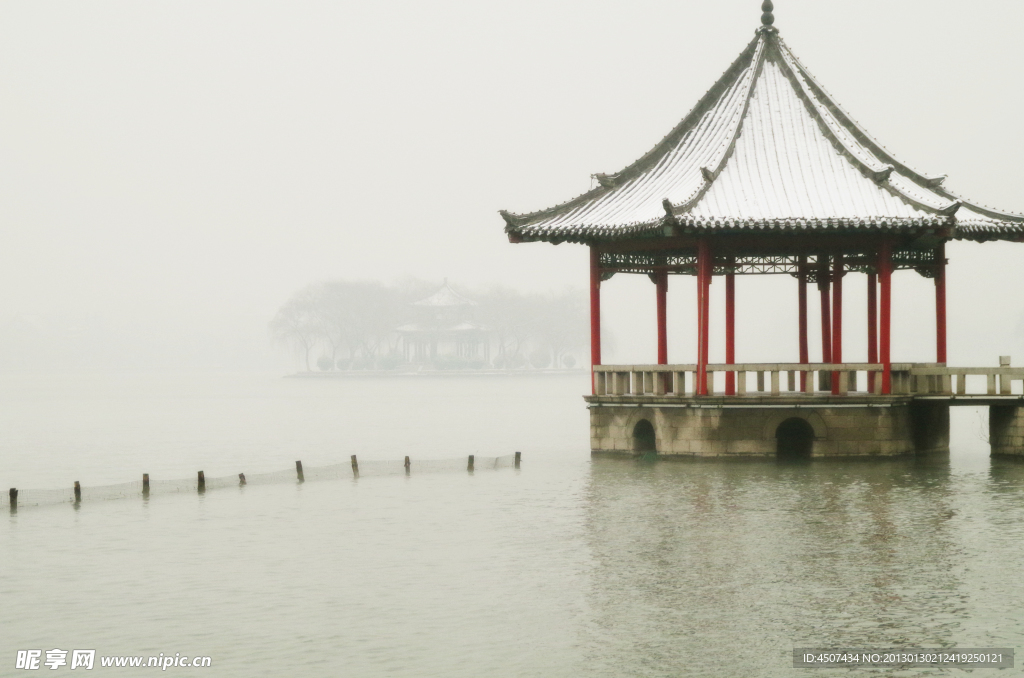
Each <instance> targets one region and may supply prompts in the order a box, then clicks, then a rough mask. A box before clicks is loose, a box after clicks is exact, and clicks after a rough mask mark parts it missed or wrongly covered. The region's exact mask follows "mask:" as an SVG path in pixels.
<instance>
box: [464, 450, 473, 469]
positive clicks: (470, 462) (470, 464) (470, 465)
mask: <svg viewBox="0 0 1024 678" xmlns="http://www.w3.org/2000/svg"><path fill="white" fill-rule="evenodd" d="M466 470H467V471H470V472H472V471H473V455H472V454H471V455H469V466H468V467H466Z"/></svg>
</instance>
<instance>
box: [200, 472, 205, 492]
mask: <svg viewBox="0 0 1024 678" xmlns="http://www.w3.org/2000/svg"><path fill="white" fill-rule="evenodd" d="M203 492H206V476H205V475H203V472H202V471H200V472H199V494H202V493H203Z"/></svg>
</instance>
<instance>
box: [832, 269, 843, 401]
mask: <svg viewBox="0 0 1024 678" xmlns="http://www.w3.org/2000/svg"><path fill="white" fill-rule="evenodd" d="M832 362H834V363H837V364H838V363H842V362H843V255H842V254H836V255H835V256H834V257H832ZM832 395H840V393H839V373H838V372H833V373H832Z"/></svg>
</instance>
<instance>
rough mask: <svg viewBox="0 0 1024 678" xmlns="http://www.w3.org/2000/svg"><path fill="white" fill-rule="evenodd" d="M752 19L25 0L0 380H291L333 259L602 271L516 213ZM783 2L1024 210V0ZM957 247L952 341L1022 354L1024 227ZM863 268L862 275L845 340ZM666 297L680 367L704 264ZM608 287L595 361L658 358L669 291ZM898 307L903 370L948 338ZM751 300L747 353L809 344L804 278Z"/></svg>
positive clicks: (957, 359)
mask: <svg viewBox="0 0 1024 678" xmlns="http://www.w3.org/2000/svg"><path fill="white" fill-rule="evenodd" d="M759 16H760V1H759V0H718V1H716V2H686V1H682V0H680V1H677V2H652V1H644V0H640V1H637V2H633V3H629V4H628V5H626V4H622V3H611V2H588V3H582V2H551V1H545V2H537V1H532V0H526V1H524V2H520V3H515V4H514V5H509V4H497V3H479V2H474V3H470V2H460V1H453V0H439V1H437V2H434V3H419V2H407V1H399V2H392V3H353V2H313V1H305V0H299V1H295V0H292V1H289V2H254V1H249V2H235V1H231V2H228V1H210V0H203V1H202V2H188V1H181V0H175V2H158V1H157V2H146V3H139V2H129V1H122V2H103V1H94V2H88V3H81V2H48V3H40V2H27V1H26V2H6V3H3V4H2V5H0V82H2V87H0V121H2V122H3V124H2V125H0V289H2V294H0V370H3V371H28V372H35V371H61V370H81V369H103V370H139V371H165V370H170V371H177V370H231V371H238V370H245V371H277V372H281V373H285V372H290V371H293V370H294V369H296V368H297V367H298V365H297V362H296V358H295V356H294V354H293V353H292V352H289V351H285V350H282V349H281V348H280V347H278V346H276V345H275V344H274V342H273V341H272V339H271V336H270V332H269V330H268V323H270V321H271V319H272V318H273V317H274V315H275V313H276V312H277V311H278V309H280V308H281V307H282V305H284V304H285V303H286V302H287V301H288V299H289V298H290V297H291V296H292V295H293V294H294V293H295V292H296V291H297V290H300V289H302V288H303V287H305V286H307V285H311V284H316V283H319V282H323V281H328V280H338V279H343V280H350V281H375V282H378V283H381V284H384V285H394V284H398V281H400V280H402V279H405V278H407V277H415V278H420V279H423V280H429V281H436V282H437V283H440V281H441V280H442V279H444V278H448V279H449V280H451V281H453V283H456V284H461V285H463V286H466V287H469V288H479V289H485V288H489V287H492V286H505V287H508V288H513V289H516V290H518V291H520V292H521V293H523V294H544V293H548V292H550V291H552V290H565V289H567V288H570V287H575V288H577V290H583V289H584V288H585V285H586V282H587V251H586V248H584V247H580V246H572V245H564V246H561V247H553V246H551V245H548V244H543V243H537V244H532V245H531V244H524V245H515V246H513V245H510V244H509V243H508V241H507V239H506V238H505V236H504V233H503V230H502V229H503V222H502V220H501V218H500V217H499V216H498V214H497V210H498V209H508V210H510V211H513V212H527V211H532V210H535V209H540V208H544V207H549V206H551V205H554V204H556V203H559V202H563V201H565V200H567V199H569V198H571V197H574V196H576V195H578V194H579V193H581V192H583V191H585V190H587V189H588V188H590V186H591V183H590V182H591V179H590V178H589V177H590V175H591V174H593V173H596V172H609V173H610V172H615V171H617V170H619V169H621V168H623V167H624V166H626V165H627V164H629V163H631V162H632V161H633V160H635V159H636V158H638V157H639V156H640V155H642V154H643V153H644V152H646V151H647V150H648V149H649V148H651V147H652V146H653V145H654V144H655V143H656V142H657V141H658V140H659V139H660V138H661V137H662V136H663V135H664V134H666V133H667V132H668V131H669V130H670V129H671V128H672V127H673V126H674V125H675V124H676V123H677V122H678V121H679V120H680V119H681V118H682V117H683V116H684V115H685V114H686V113H687V112H688V111H689V110H690V108H691V107H692V106H693V105H694V104H695V103H696V102H697V100H698V98H699V97H700V96H701V95H703V94H704V92H705V91H706V90H707V89H708V87H710V85H711V84H712V83H713V82H714V81H715V80H716V79H717V78H718V77H719V76H720V75H721V73H722V72H723V71H724V69H725V68H726V67H727V66H728V65H729V64H730V63H731V62H732V60H733V59H734V58H735V57H736V55H737V54H738V53H739V52H740V50H742V48H743V47H744V46H745V45H746V44H747V42H748V41H749V40H750V39H751V38H752V37H753V31H754V29H755V28H756V27H757V26H758V25H759ZM775 16H776V26H777V27H778V28H779V29H780V31H781V35H782V37H783V39H785V40H786V41H787V43H788V44H789V45H790V46H791V47H792V48H793V50H794V52H795V53H796V54H797V55H798V56H799V57H800V58H801V60H802V61H803V62H804V63H805V64H806V65H807V66H808V68H809V69H810V70H811V71H812V72H813V73H814V74H815V76H817V77H818V78H819V79H820V80H821V81H822V82H823V83H824V84H825V86H826V87H828V88H829V90H830V91H831V93H832V94H833V95H835V96H836V97H837V98H838V100H839V101H840V102H841V103H842V104H843V106H844V107H845V108H846V109H847V110H848V111H849V112H850V113H851V114H852V115H853V117H854V118H855V119H857V120H858V121H859V122H860V123H861V124H862V125H864V126H865V127H866V128H867V129H868V130H869V131H870V132H871V133H872V134H873V135H874V136H876V137H877V138H878V139H880V140H881V141H882V143H884V144H886V145H887V146H888V147H889V148H890V149H891V150H892V151H893V152H894V153H895V154H896V155H897V156H898V157H900V158H902V159H903V160H904V161H906V162H907V163H909V164H910V165H911V166H913V167H915V168H917V169H919V170H921V171H923V172H924V173H926V174H933V175H937V174H948V175H949V179H948V180H947V182H946V186H947V187H949V188H950V189H951V190H953V191H956V192H958V193H960V194H963V195H966V196H969V197H970V198H972V199H974V200H977V201H979V202H981V203H984V204H987V205H993V206H996V207H999V208H1003V209H1010V210H1015V211H1021V210H1024V192H1022V191H1021V190H1020V188H1021V186H1022V185H1024V166H1022V165H1021V163H1019V162H1018V161H1017V159H1018V158H1020V157H1022V156H1024V128H1022V126H1021V124H1020V111H1021V110H1022V104H1024V90H1022V88H1021V87H1020V83H1021V82H1024V60H1022V59H1021V58H1020V56H1019V26H1021V25H1022V24H1024V5H1022V4H1020V3H1007V2H1005V1H995V0H981V1H977V2H974V3H971V4H970V5H969V6H967V5H964V4H963V3H954V2H952V1H945V0H943V1H939V2H935V1H925V0H885V1H884V2H883V1H881V0H862V1H861V2H858V3H854V4H851V3H846V2H821V0H817V1H811V0H780V1H779V2H778V3H777V4H776V10H775ZM947 252H948V256H949V259H950V266H949V269H948V280H949V318H950V324H949V334H950V350H949V354H950V362H951V363H952V364H977V365H989V364H996V363H995V361H996V359H997V356H998V355H1000V354H1012V355H1014V356H1015V361H1014V362H1015V364H1018V365H1019V364H1024V293H1022V290H1024V245H1015V244H1008V243H988V244H984V245H978V244H967V243H954V244H952V245H950V246H949V247H948V250H947ZM722 287H723V285H721V284H720V283H718V282H716V284H714V285H713V286H712V291H713V292H712V293H713V307H712V319H713V322H714V325H713V327H712V342H713V344H712V356H711V357H712V360H713V361H715V360H721V359H722V357H723V355H722V353H723V349H722V343H723V339H722V331H723V330H722V308H723V307H722V292H723V290H722ZM864 287H865V285H864V283H863V276H855V275H851V276H850V277H848V278H847V282H846V287H845V290H844V291H845V294H846V303H845V318H846V327H847V328H848V329H847V334H846V337H845V338H844V344H845V348H846V351H845V353H844V355H845V356H846V357H847V359H848V360H851V361H853V360H861V359H863V358H864V352H865V349H864V345H865V341H864V335H865V332H864V329H863V328H864V318H863V315H864V311H863V309H864V296H865V295H864ZM669 295H670V296H669V332H670V335H669V342H670V348H669V359H670V361H674V362H690V361H692V360H693V356H694V353H695V341H694V339H695V329H694V322H693V320H694V318H695V317H696V308H695V304H694V295H695V281H694V279H693V278H692V277H673V278H672V279H671V281H670V290H669ZM603 302H604V307H603V320H604V326H605V331H606V333H607V336H608V341H609V345H608V346H607V347H606V352H605V356H604V358H605V362H609V363H610V362H616V361H622V362H653V361H654V356H655V323H654V313H655V310H654V304H655V298H654V286H653V285H652V284H651V283H650V281H649V280H648V279H647V278H646V277H645V276H626V275H617V276H615V277H614V278H613V279H612V280H611V281H609V282H608V283H606V284H605V286H604V287H603ZM893 302H894V326H893V331H894V337H893V341H894V344H893V358H894V360H897V361H902V360H923V361H924V360H934V324H933V323H934V297H933V294H932V283H931V281H929V280H925V279H924V278H921V277H919V276H917V275H916V274H914V273H910V272H900V273H899V274H897V275H896V276H895V277H894V299H893ZM737 312H738V317H739V323H738V336H737V357H738V359H739V360H740V361H748V360H749V361H756V360H773V361H778V360H794V361H795V359H796V353H797V351H796V347H797V343H796V283H795V281H794V280H793V279H792V278H790V277H788V276H771V277H763V276H762V277H743V278H741V279H739V280H738V283H737ZM814 312H816V309H815V311H814ZM812 317H813V316H812ZM813 336H814V335H813V333H812V348H811V351H812V353H811V355H812V360H818V359H820V354H818V353H816V348H815V345H814V343H813V342H814V339H813Z"/></svg>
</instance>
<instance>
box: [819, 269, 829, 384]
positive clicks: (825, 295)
mask: <svg viewBox="0 0 1024 678" xmlns="http://www.w3.org/2000/svg"><path fill="white" fill-rule="evenodd" d="M819 260H820V265H819V267H818V292H819V293H820V295H821V362H823V363H825V364H826V365H827V364H829V363H831V362H832V304H831V300H830V299H829V292H830V290H831V285H830V284H829V282H830V280H831V278H832V276H831V272H830V271H829V270H828V257H819ZM821 374H823V375H825V374H827V373H824V372H823V373H821ZM821 381H822V383H821V384H820V385H819V388H822V389H824V388H825V387H826V385H827V384H828V383H829V382H830V381H831V379H830V378H829V377H827V376H826V377H825V378H823V379H822V380H821Z"/></svg>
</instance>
